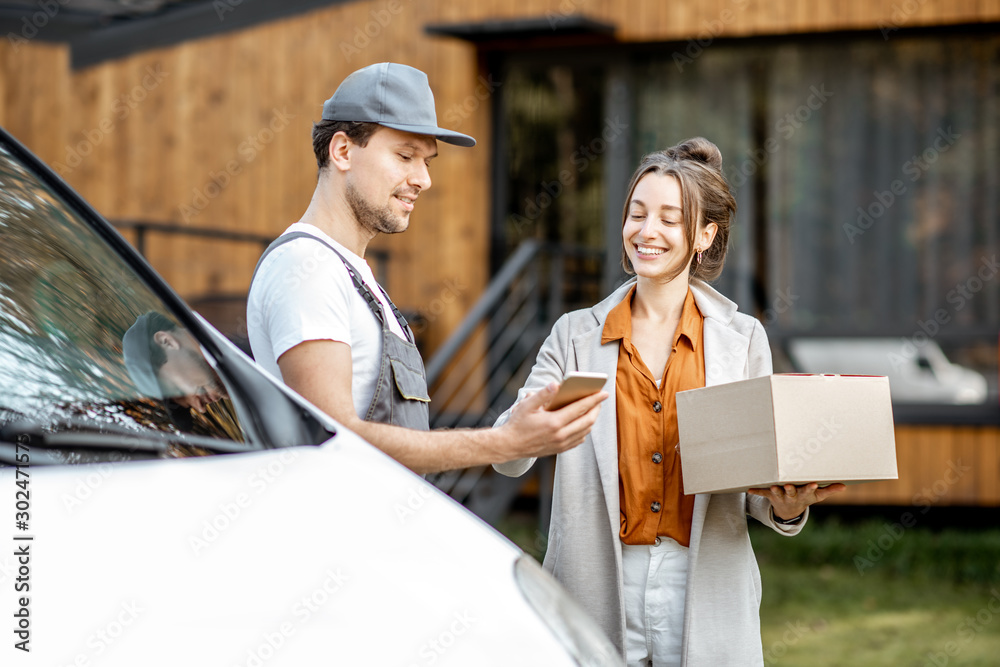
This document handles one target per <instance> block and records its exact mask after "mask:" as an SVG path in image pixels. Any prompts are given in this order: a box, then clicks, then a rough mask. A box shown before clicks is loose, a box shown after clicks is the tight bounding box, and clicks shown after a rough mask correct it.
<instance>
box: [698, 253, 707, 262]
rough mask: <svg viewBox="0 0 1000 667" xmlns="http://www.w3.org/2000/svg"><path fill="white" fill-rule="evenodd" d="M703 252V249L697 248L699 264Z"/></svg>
mask: <svg viewBox="0 0 1000 667" xmlns="http://www.w3.org/2000/svg"><path fill="white" fill-rule="evenodd" d="M704 252H705V251H704V250H699V251H698V263H699V264H701V256H702V255H703V254H704Z"/></svg>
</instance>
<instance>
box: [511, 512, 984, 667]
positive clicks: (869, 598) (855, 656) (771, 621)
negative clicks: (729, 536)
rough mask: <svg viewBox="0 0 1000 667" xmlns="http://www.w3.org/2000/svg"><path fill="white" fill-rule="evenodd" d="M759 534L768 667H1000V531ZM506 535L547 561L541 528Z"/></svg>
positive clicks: (873, 526)
mask: <svg viewBox="0 0 1000 667" xmlns="http://www.w3.org/2000/svg"><path fill="white" fill-rule="evenodd" d="M750 524H751V529H750V534H751V539H752V540H753V544H754V550H755V552H756V554H757V559H758V561H759V563H760V566H761V576H762V578H763V583H764V598H763V601H762V604H761V626H762V627H761V636H762V640H763V642H764V651H765V663H766V664H767V665H769V666H773V667H777V666H781V667H786V666H787V667H803V666H808V667H881V666H883V665H884V666H886V667H942V666H944V665H952V666H954V665H961V666H963V667H965V666H969V667H980V666H981V667H996V666H997V665H1000V529H998V528H994V527H990V528H984V529H983V530H957V529H949V530H941V531H935V530H931V529H928V528H925V527H922V526H921V525H916V526H914V527H909V528H907V527H905V526H903V524H902V523H900V522H899V521H898V520H875V519H872V520H868V521H864V522H860V523H850V524H848V523H842V522H840V521H838V520H836V519H834V518H828V519H825V520H815V521H810V525H808V526H806V528H805V530H803V531H802V533H801V534H800V535H798V536H796V537H794V538H786V537H782V536H780V535H778V534H776V533H774V532H773V531H771V530H770V529H768V528H765V527H763V526H760V525H759V524H757V522H755V521H751V522H750ZM894 524H898V525H894ZM500 529H501V531H502V532H504V533H505V534H506V535H507V536H508V537H510V539H511V540H513V541H514V542H515V543H517V544H519V545H520V546H521V548H523V549H524V550H525V551H527V552H528V553H530V554H532V555H533V556H535V557H536V558H539V559H540V558H541V557H542V555H543V551H544V544H545V541H544V539H539V538H540V534H539V533H538V532H537V523H536V522H535V520H534V519H533V518H532V517H530V516H513V517H510V518H508V519H507V520H505V521H504V523H503V524H502V525H501V526H500ZM991 607H992V608H991ZM720 641H724V638H720Z"/></svg>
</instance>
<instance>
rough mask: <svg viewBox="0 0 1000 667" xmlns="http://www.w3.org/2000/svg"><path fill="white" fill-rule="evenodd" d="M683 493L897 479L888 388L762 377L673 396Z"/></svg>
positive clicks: (870, 381)
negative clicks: (675, 406)
mask: <svg viewBox="0 0 1000 667" xmlns="http://www.w3.org/2000/svg"><path fill="white" fill-rule="evenodd" d="M677 426H678V430H679V432H680V453H681V468H682V470H683V475H684V493H686V494H692V493H726V492H737V491H745V490H747V489H748V488H753V487H767V486H770V485H772V484H804V483H807V482H819V483H821V484H827V483H833V482H845V483H848V484H849V483H853V482H869V481H874V480H880V479H898V478H899V476H898V473H897V471H896V440H895V434H894V431H893V423H892V403H891V401H890V399H889V380H888V378H885V377H881V376H862V375H799V374H788V375H769V376H766V377H760V378H754V379H752V380H743V381H741V382H733V383H730V384H723V385H716V386H712V387H703V388H701V389H692V390H690V391H682V392H678V394H677Z"/></svg>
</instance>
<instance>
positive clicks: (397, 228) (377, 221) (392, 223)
mask: <svg viewBox="0 0 1000 667" xmlns="http://www.w3.org/2000/svg"><path fill="white" fill-rule="evenodd" d="M346 196H347V203H348V205H349V206H350V207H351V212H352V213H354V219H355V220H357V221H358V223H359V224H360V225H361V226H362V227H364V228H365V229H367V230H368V231H370V232H373V233H377V234H399V233H400V232H404V231H406V226H407V225H406V223H405V222H402V221H400V219H399V218H398V217H397V216H395V215H393V213H392V211H391V210H390V209H389V205H388V204H386V205H385V206H382V207H376V206H372V205H371V204H370V203H368V202H367V201H366V200H365V199H364V198H363V197H362V196H361V193H359V192H358V190H357V188H355V187H354V184H353V183H348V184H347V192H346Z"/></svg>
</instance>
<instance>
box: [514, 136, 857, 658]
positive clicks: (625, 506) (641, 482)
mask: <svg viewBox="0 0 1000 667" xmlns="http://www.w3.org/2000/svg"><path fill="white" fill-rule="evenodd" d="M735 211H736V202H735V200H734V198H733V195H732V193H731V191H730V189H729V186H728V183H727V182H726V180H725V177H724V176H723V175H722V156H721V154H720V153H719V150H718V148H717V147H716V146H715V144H713V143H712V142H710V141H708V140H706V139H703V138H700V137H697V138H693V139H689V140H687V141H684V142H682V143H680V144H678V145H676V146H673V147H671V148H668V149H666V150H663V151H657V152H655V153H651V154H649V155H647V156H646V157H645V158H643V160H642V162H641V163H640V165H639V167H638V169H636V171H635V173H634V174H633V175H632V179H631V181H630V182H629V187H628V192H627V196H626V200H625V206H624V210H623V212H622V242H623V251H622V252H623V264H624V266H625V268H626V270H628V271H629V272H632V273H634V274H635V279H634V280H631V281H629V282H626V283H625V284H624V285H622V286H621V287H620V288H618V289H617V290H616V291H615V292H614V293H613V294H611V296H609V297H607V298H606V299H605V300H604V301H602V302H601V303H599V304H597V305H596V306H594V307H592V308H588V309H585V310H578V311H574V312H572V313H569V314H568V315H566V316H563V317H562V318H560V320H559V321H558V322H557V323H556V325H555V327H554V329H553V331H552V334H551V335H550V336H549V338H548V339H547V340H546V341H545V343H544V344H543V345H542V349H541V351H540V352H539V355H538V360H537V362H536V364H535V367H534V368H533V369H532V371H531V375H530V376H529V378H528V381H527V383H526V384H525V386H524V388H523V389H522V390H521V393H520V394H519V399H523V398H525V397H526V396H527V395H529V394H530V393H531V392H534V391H538V390H539V389H540V388H541V387H544V386H546V385H547V384H548V383H549V382H551V381H552V380H554V379H558V378H561V377H562V376H563V375H565V374H566V373H568V372H571V371H586V372H603V373H607V374H608V375H609V376H610V377H613V378H614V380H613V383H612V385H611V387H610V389H609V393H611V394H612V395H613V396H614V397H615V410H613V411H610V410H607V411H602V412H601V414H600V415H599V416H598V419H597V422H596V423H595V424H594V429H593V431H592V433H591V435H589V436H588V437H587V438H586V440H585V441H584V444H583V445H580V446H579V447H578V448H576V449H574V450H571V451H569V452H566V453H563V454H559V455H558V463H557V465H556V477H555V485H554V491H553V507H552V522H551V527H550V530H549V543H548V544H549V548H548V551H547V552H546V555H545V564H546V566H547V567H548V568H549V569H550V570H551V571H552V572H553V574H554V575H555V576H556V578H557V579H559V580H560V581H562V583H563V584H564V585H565V586H566V587H567V588H568V589H569V590H570V592H572V593H574V594H575V595H576V596H577V598H578V599H579V600H581V601H583V602H584V606H585V607H586V609H587V610H588V611H589V612H590V613H591V614H592V615H593V616H594V617H595V618H597V619H598V620H599V621H600V623H601V625H602V627H603V628H604V630H605V632H607V633H608V634H609V636H610V637H611V638H612V639H613V640H614V641H615V642H616V644H617V645H618V648H619V650H621V651H622V653H623V654H624V655H625V656H626V658H627V663H628V665H630V666H635V667H638V666H640V665H647V664H649V662H652V663H654V664H657V665H680V664H682V663H686V664H720V665H721V664H725V665H730V664H740V665H762V664H763V652H762V646H761V638H760V620H759V615H758V607H759V604H760V575H759V571H758V569H757V563H756V561H755V560H754V556H753V551H752V549H751V547H750V540H749V535H748V533H747V529H746V516H747V515H748V514H749V515H752V516H753V517H754V518H755V519H757V520H758V521H760V522H761V523H763V524H765V525H767V526H768V527H770V528H771V529H772V530H774V531H776V532H778V533H780V534H783V535H793V534H796V533H797V532H798V531H799V530H801V528H802V526H803V525H804V524H805V522H806V519H807V510H808V506H809V505H811V504H813V503H815V502H818V501H820V500H823V499H824V498H826V497H827V496H829V495H832V494H833V493H836V492H838V491H840V490H842V489H843V488H844V486H843V485H842V484H840V485H831V486H830V487H827V488H826V489H823V490H818V489H817V486H816V484H804V485H801V486H799V487H795V486H793V485H787V486H786V487H784V488H781V487H777V486H775V487H771V488H770V489H751V490H750V492H749V493H747V494H735V493H730V494H719V495H713V494H697V495H685V494H684V492H683V485H682V474H681V473H682V471H681V460H680V455H679V453H678V452H677V443H678V431H677V414H676V403H675V396H676V393H677V392H678V391H683V390H686V389H693V388H696V387H703V386H706V385H714V384H723V383H726V382H732V381H735V380H741V379H746V378H750V377H759V376H762V375H767V374H769V373H770V372H771V355H770V350H769V348H768V344H767V337H766V336H765V335H764V331H763V327H762V326H761V324H760V323H759V322H758V321H757V320H755V319H753V318H752V317H749V316H747V315H743V314H741V313H738V312H736V304H734V303H733V302H731V301H729V300H728V299H727V298H725V297H724V296H722V295H721V294H719V293H718V292H717V291H715V290H714V289H713V288H712V287H710V286H709V285H708V284H707V283H706V282H705V280H710V279H713V278H715V277H717V276H718V275H719V272H720V271H721V270H722V266H723V264H724V262H725V258H726V248H727V243H728V238H729V224H730V220H731V219H732V217H733V216H734V214H735ZM720 409H724V406H720ZM508 414H509V413H508ZM506 417H507V415H506V414H505V415H503V416H502V417H501V418H500V420H499V421H498V423H502V422H504V421H505V419H506ZM710 417H711V416H710V415H705V417H704V418H705V419H709V418H710ZM532 463H533V460H532V459H522V460H520V461H513V462H510V463H505V464H501V465H496V466H494V467H495V468H496V469H497V470H498V471H500V472H502V473H504V474H508V475H520V474H523V473H524V472H525V471H527V469H528V468H529V467H530V466H531V464H532ZM598 489H601V490H603V493H600V492H598V493H595V491H596V490H598ZM609 519H610V523H609ZM721 610H725V613H724V614H723V613H722V611H721ZM622 611H624V613H622ZM720 619H725V620H724V621H722V620H720ZM721 635H724V636H725V637H726V641H725V642H719V641H718V637H719V636H721Z"/></svg>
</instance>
